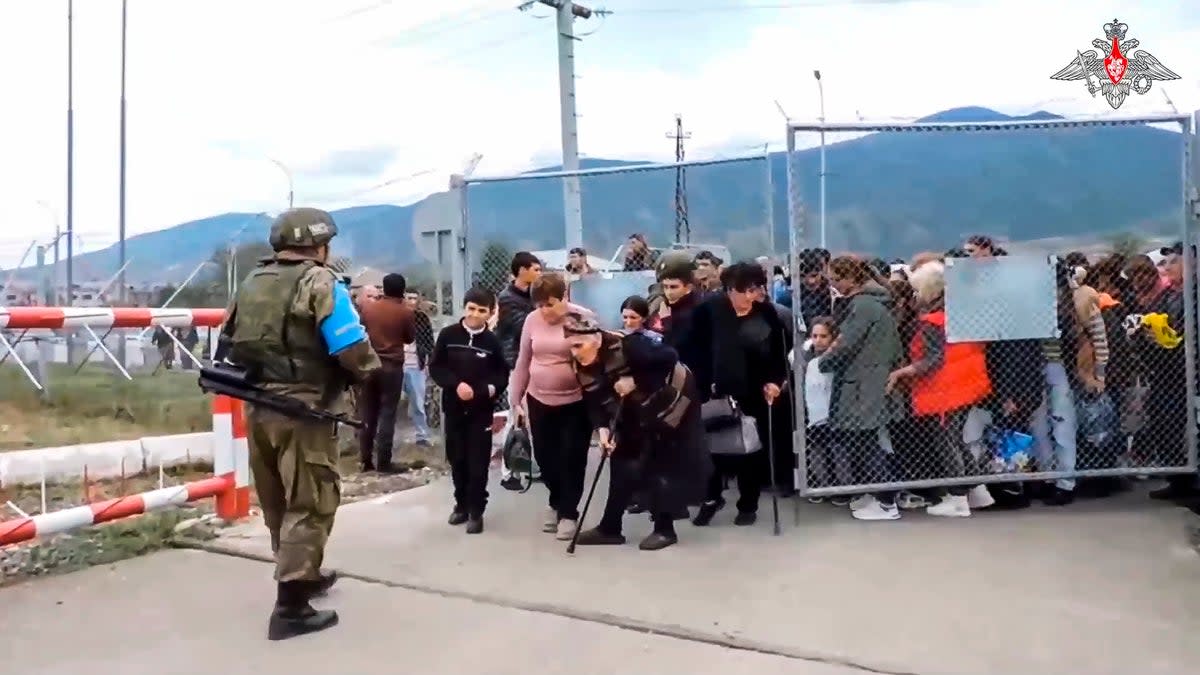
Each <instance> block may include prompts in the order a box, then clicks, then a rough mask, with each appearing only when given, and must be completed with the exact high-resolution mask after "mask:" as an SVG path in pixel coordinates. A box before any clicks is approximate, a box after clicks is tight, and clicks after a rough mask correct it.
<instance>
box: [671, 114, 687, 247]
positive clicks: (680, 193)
mask: <svg viewBox="0 0 1200 675" xmlns="http://www.w3.org/2000/svg"><path fill="white" fill-rule="evenodd" d="M691 137H692V134H691V132H688V133H684V131H683V115H680V114H679V113H675V133H671V132H667V138H671V139H674V140H675V162H676V163H681V162H683V158H684V153H683V141H684V140H686V139H688V138H691ZM691 241H692V226H691V225H690V224H689V223H688V204H687V169H685V168H683V167H682V166H677V167H675V242H676V243H683V244H690V243H691Z"/></svg>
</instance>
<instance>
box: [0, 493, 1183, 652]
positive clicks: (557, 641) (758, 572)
mask: <svg viewBox="0 0 1200 675" xmlns="http://www.w3.org/2000/svg"><path fill="white" fill-rule="evenodd" d="M602 483H603V481H602ZM448 494H449V486H448V485H447V483H446V482H444V481H443V482H438V483H435V484H433V485H430V486H428V487H424V488H417V489H414V490H410V491H407V492H402V493H398V494H395V495H391V496H389V497H385V498H381V499H378V500H374V501H372V502H362V503H358V504H353V505H350V506H347V507H345V508H344V509H343V510H342V511H340V512H339V515H338V522H337V526H336V527H335V529H334V535H333V540H332V546H331V550H330V555H329V559H328V561H327V562H328V563H329V564H330V565H331V566H334V567H337V568H339V569H341V570H343V571H345V572H347V573H349V574H351V575H354V576H355V577H357V578H359V579H361V580H363V581H361V582H355V581H347V582H345V583H344V585H339V588H338V590H337V591H336V593H335V594H334V595H333V596H332V597H331V598H330V599H329V600H328V604H330V605H331V606H335V607H337V608H338V609H339V610H340V611H341V612H342V616H343V625H342V626H341V627H339V628H337V629H335V630H334V631H330V632H329V633H327V634H322V635H319V636H314V637H311V638H304V639H300V640H295V641H292V642H290V643H285V644H286V645H287V646H280V645H268V644H267V643H266V642H265V641H263V640H262V635H263V632H264V631H265V617H266V611H267V610H268V609H269V606H270V602H271V600H272V595H271V594H272V591H273V586H272V585H271V582H270V579H269V573H270V568H269V566H267V565H266V564H263V563H256V562H250V561H247V560H244V559H237V558H231V557H229V556H224V555H216V554H213V553H201V552H170V553H165V554H159V555H157V556H152V557H150V558H146V559H142V560H137V561H131V562H128V563H123V564H121V565H118V566H115V567H114V568H112V569H102V570H90V571H88V572H84V573H80V574H75V575H70V576H67V577H62V578H58V579H52V580H44V581H39V582H36V583H34V584H29V585H27V586H24V587H19V588H16V589H12V590H8V591H3V592H0V607H3V608H4V609H3V611H2V612H0V635H3V636H4V638H5V640H4V641H5V643H6V644H8V645H12V646H13V647H10V648H9V650H8V653H9V659H10V660H9V663H8V664H6V665H10V666H11V667H13V669H14V672H21V673H30V674H32V673H60V672H61V673H68V672H77V671H78V670H79V669H80V666H81V664H82V663H84V662H85V661H84V660H86V663H87V665H88V668H89V669H91V670H92V671H93V672H121V673H123V674H129V675H133V674H136V673H141V672H146V673H149V672H154V673H163V672H178V673H192V672H202V670H200V669H198V666H197V665H196V664H197V663H198V660H199V659H203V658H205V657H206V656H207V657H208V658H216V659H218V660H219V662H220V663H221V664H222V666H221V667H222V669H223V670H225V671H226V672H251V670H253V671H255V672H257V673H261V672H263V671H262V668H263V667H264V666H268V665H269V666H272V667H273V666H276V665H278V666H280V667H281V668H280V670H281V671H283V669H287V670H286V671H283V672H291V673H292V674H293V675H297V674H299V673H305V672H323V673H327V672H334V671H338V672H353V673H375V672H381V673H382V672H384V669H387V672H389V673H390V672H396V671H397V670H401V669H404V668H405V666H409V665H411V666H414V667H419V668H420V669H421V670H423V671H427V672H432V673H442V672H445V673H462V672H472V671H473V672H479V673H485V674H487V673H509V672H512V673H517V672H522V673H527V672H547V673H556V672H564V673H566V672H570V673H597V674H599V673H618V672H645V673H668V672H670V673H676V672H678V673H713V674H718V673H719V674H722V675H724V674H727V673H728V674H732V673H741V672H746V673H750V672H759V673H764V672H769V673H805V674H813V675H816V674H822V675H824V674H826V673H830V674H832V673H853V672H864V671H872V672H884V673H915V674H919V675H940V674H945V675H992V674H993V673H994V674H996V675H1011V674H1012V673H1038V674H1041V673H1055V674H1059V673H1061V674H1063V675H1073V674H1075V673H1079V674H1083V673H1087V674H1088V675H1102V674H1107V673H1112V674H1114V675H1116V674H1121V675H1128V674H1132V673H1137V675H1152V674H1179V675H1183V674H1185V673H1195V672H1197V668H1200V666H1198V664H1200V640H1197V638H1196V636H1197V635H1200V609H1198V608H1200V559H1198V558H1197V557H1196V555H1195V553H1194V552H1192V550H1191V549H1190V548H1189V547H1188V545H1187V542H1186V539H1185V534H1184V523H1185V517H1186V516H1185V513H1186V512H1184V511H1182V510H1180V509H1174V508H1171V507H1167V506H1162V505H1158V504H1151V503H1149V502H1148V500H1146V499H1145V498H1144V497H1142V496H1140V495H1127V496H1125V497H1122V498H1119V499H1114V500H1106V501H1103V502H1093V503H1079V504H1076V505H1073V506H1070V507H1067V508H1063V509H1048V508H1033V509H1029V510H1027V511H1024V512H1018V513H995V514H986V513H985V514H977V515H976V516H975V517H973V518H970V519H956V520H939V519H934V518H930V517H927V516H924V515H923V514H921V515H909V514H906V517H905V519H904V520H901V521H899V522H888V523H859V522H856V521H853V520H852V519H851V518H850V516H849V514H848V512H847V511H845V510H844V509H835V508H833V507H829V506H823V505H822V506H811V505H807V504H805V505H804V506H803V507H802V509H801V510H800V523H799V525H795V524H793V521H792V512H791V507H790V505H788V506H785V508H784V518H785V523H784V532H783V536H781V537H773V536H771V530H770V507H769V502H767V501H766V500H764V504H763V508H762V509H761V511H760V522H759V524H758V525H757V526H755V527H752V528H735V527H733V526H732V524H731V522H730V521H731V518H732V514H731V513H729V512H728V511H726V512H723V513H721V514H720V515H718V517H717V519H716V522H715V523H714V525H713V527H710V528H703V529H702V528H693V527H692V526H690V525H687V524H684V523H680V528H679V531H680V536H681V543H680V545H679V546H676V547H673V548H670V549H667V550H665V551H661V552H656V553H644V552H640V551H638V550H637V549H636V545H635V542H636V541H637V540H638V539H639V538H640V537H641V536H643V535H644V534H646V533H647V532H648V530H649V524H648V523H647V522H645V520H644V518H643V517H633V516H630V517H628V518H627V519H626V522H627V533H626V534H627V536H629V538H630V540H631V543H630V544H629V545H627V546H625V547H617V548H600V549H596V548H591V549H589V548H580V549H579V551H578V552H577V554H576V555H575V556H574V557H570V556H567V555H566V554H565V553H564V544H563V543H562V542H558V541H555V540H554V539H553V537H552V536H551V535H546V534H542V533H541V532H540V531H539V530H540V525H539V517H540V516H539V513H540V511H541V506H542V505H543V503H544V495H545V491H544V488H542V487H541V486H535V487H534V489H533V490H532V491H531V492H530V493H528V494H525V495H519V494H515V493H510V492H506V491H503V490H499V489H496V490H493V503H492V505H491V507H490V508H489V512H488V519H487V532H485V533H484V534H483V535H480V536H467V535H465V534H464V533H463V532H462V530H461V528H451V527H449V526H447V525H446V524H445V517H446V515H447V511H448V506H449V496H448ZM598 503H602V495H598ZM596 510H597V511H598V510H599V509H598V508H597V509H596ZM597 515H598V513H597ZM589 520H595V516H592V517H590V518H589ZM215 544H216V546H215V548H217V549H220V550H222V551H224V552H227V553H233V554H236V555H239V556H249V557H266V556H268V555H269V548H268V542H267V537H266V532H265V530H264V529H262V526H261V525H260V524H257V523H248V524H246V525H244V526H240V527H237V528H233V529H231V530H229V531H228V532H227V534H226V535H225V536H224V537H222V538H221V539H220V540H218V541H217V542H215ZM181 580H187V581H188V583H181ZM60 600H61V601H63V603H64V604H62V605H56V604H55V602H56V601H60ZM103 608H108V609H103ZM101 612H104V613H105V614H107V615H111V616H114V617H121V618H120V619H113V620H106V619H104V618H102V615H101ZM85 613H86V614H90V615H91V616H90V617H87V618H84V616H83V615H84V614H85ZM49 626H53V629H52V630H47V628H48V627H49ZM622 628H627V629H632V630H623V629H622ZM635 631H641V632H640V633H639V632H635ZM647 633H654V634H656V635H648V634H647ZM51 635H55V636H60V637H58V638H54V640H55V642H54V644H56V645H61V644H63V643H62V642H61V636H62V635H70V636H71V638H70V639H69V641H68V644H70V645H71V651H70V652H69V653H66V652H56V651H54V650H51V649H50V648H49V647H48V645H47V642H48V641H49V640H50V639H51V637H50V636H51ZM39 636H41V637H39ZM114 644H119V645H121V646H120V648H119V650H115V649H114V648H113V647H112V645H114ZM14 647H15V651H14ZM318 655H319V656H318ZM314 657H318V658H314ZM170 664H177V666H176V667H175V669H174V670H172V669H171V665H170ZM239 664H252V665H253V667H249V666H248V667H247V668H246V669H245V670H238V668H239V667H240V665H239ZM105 665H111V666H112V667H111V668H106V667H103V666H105ZM230 665H232V670H231V669H230ZM331 669H332V670H331Z"/></svg>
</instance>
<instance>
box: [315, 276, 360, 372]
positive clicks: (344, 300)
mask: <svg viewBox="0 0 1200 675" xmlns="http://www.w3.org/2000/svg"><path fill="white" fill-rule="evenodd" d="M321 337H323V338H325V345H326V346H327V347H328V348H329V355H330V356H337V355H338V354H340V353H342V352H343V351H344V350H346V349H348V348H349V347H353V346H354V345H356V344H358V343H360V342H363V341H364V340H366V339H367V329H366V328H363V325H362V321H360V320H359V318H358V311H357V310H355V309H354V302H353V301H352V300H351V299H350V289H348V288H346V285H345V284H334V285H333V312H332V313H331V314H330V315H329V316H327V317H325V320H324V321H322V322H321Z"/></svg>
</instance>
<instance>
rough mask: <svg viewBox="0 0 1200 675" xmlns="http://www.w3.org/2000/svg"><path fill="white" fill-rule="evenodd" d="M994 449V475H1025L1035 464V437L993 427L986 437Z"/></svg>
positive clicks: (991, 468) (992, 461)
mask: <svg viewBox="0 0 1200 675" xmlns="http://www.w3.org/2000/svg"><path fill="white" fill-rule="evenodd" d="M985 437H986V439H987V443H988V446H989V447H991V449H992V459H991V462H990V466H989V467H988V468H989V469H990V471H991V472H992V473H1023V472H1025V471H1028V470H1029V465H1030V464H1031V463H1032V462H1033V436H1030V435H1029V434H1025V433H1021V432H1020V431H1015V430H1013V429H1001V428H997V427H991V428H989V429H988V430H987V433H986V435H985Z"/></svg>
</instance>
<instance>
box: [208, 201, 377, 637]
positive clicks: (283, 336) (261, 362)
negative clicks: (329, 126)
mask: <svg viewBox="0 0 1200 675" xmlns="http://www.w3.org/2000/svg"><path fill="white" fill-rule="evenodd" d="M336 234H337V226H336V225H335V224H334V222H333V218H332V217H331V216H330V215H329V214H328V213H326V212H324V211H320V210H318V209H311V208H297V209H291V210H289V211H286V212H285V213H283V214H282V215H280V216H279V217H278V218H277V219H276V220H275V222H274V223H272V225H271V235H270V243H271V247H272V248H274V249H275V255H274V256H273V257H271V258H266V259H264V260H262V261H260V262H259V266H258V267H257V268H256V269H255V270H254V271H253V272H251V273H250V275H249V276H248V277H247V278H246V280H245V281H244V282H242V284H241V286H239V287H238V292H237V297H236V298H235V299H234V303H233V306H232V307H231V308H230V311H229V317H230V318H229V321H227V322H226V325H225V327H224V329H223V331H222V337H223V340H224V341H226V342H227V345H228V346H227V350H228V358H229V360H230V361H231V362H233V363H235V364H237V365H239V366H242V367H244V368H246V369H247V371H248V373H249V374H250V376H251V377H252V378H253V379H254V381H255V382H256V384H258V385H260V386H262V387H263V388H264V389H267V390H269V391H272V392H275V393H278V394H282V395H285V396H289V397H292V398H295V399H299V400H301V401H304V402H305V403H307V404H309V405H310V406H312V407H313V408H315V409H321V410H328V411H330V412H342V408H343V405H344V400H343V399H344V398H345V397H344V394H345V392H346V389H347V387H348V386H349V385H351V384H353V383H356V382H362V381H364V380H366V379H367V378H368V377H369V376H371V374H372V373H374V372H375V371H377V370H378V369H379V368H380V363H379V357H378V356H376V354H375V352H374V350H372V349H371V345H370V342H369V341H368V340H367V336H366V332H365V330H364V329H363V328H362V325H361V323H360V322H359V319H358V314H357V312H356V311H355V310H354V308H353V304H352V301H351V299H350V293H349V289H348V288H346V286H345V285H344V284H343V283H341V282H340V281H339V279H338V277H337V275H336V274H335V272H334V270H332V269H331V268H330V267H329V265H328V260H329V242H330V240H331V239H333V237H334V236H335V235H336ZM246 423H247V440H248V442H249V446H250V470H251V473H252V474H253V476H254V487H255V489H256V490H257V492H258V500H259V504H260V505H261V507H262V512H263V520H264V521H265V523H266V525H267V529H268V530H269V531H270V533H271V548H272V550H273V551H274V553H275V579H276V581H277V582H278V598H277V600H276V604H275V610H274V612H272V614H271V620H270V623H269V628H268V638H269V639H271V640H283V639H287V638H290V637H294V636H297V635H303V634H305V633H311V632H313V631H319V630H323V629H325V628H329V627H331V626H333V625H335V624H336V623H337V621H338V617H337V613H336V612H334V611H332V610H325V611H317V610H315V609H313V607H312V606H311V605H310V604H309V600H310V599H311V598H312V597H313V596H314V595H319V594H322V593H324V592H325V591H326V590H328V589H329V587H330V586H332V585H333V582H334V581H335V580H336V577H335V576H334V575H333V574H328V575H325V574H322V573H321V562H322V559H323V558H324V555H325V543H326V541H327V540H328V538H329V532H330V529H331V528H332V527H333V517H334V513H335V512H336V511H337V508H338V504H339V502H340V498H341V486H340V482H339V481H340V479H339V475H338V461H337V460H338V452H337V443H336V432H337V430H336V425H335V423H333V422H328V421H318V420H313V419H307V418H302V419H297V418H291V417H285V416H283V415H281V414H279V413H277V412H274V411H271V410H267V409H263V408H255V407H253V406H247V413H246Z"/></svg>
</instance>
